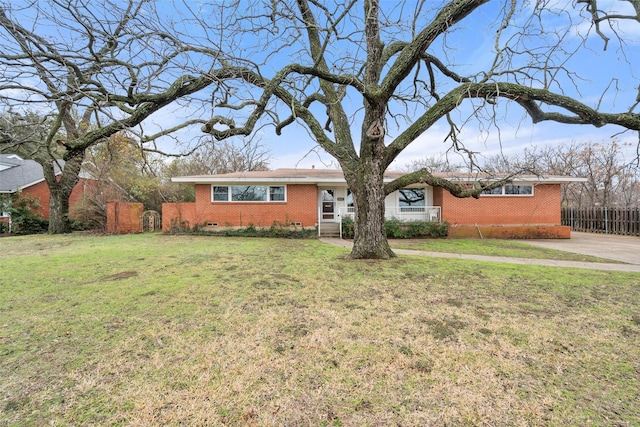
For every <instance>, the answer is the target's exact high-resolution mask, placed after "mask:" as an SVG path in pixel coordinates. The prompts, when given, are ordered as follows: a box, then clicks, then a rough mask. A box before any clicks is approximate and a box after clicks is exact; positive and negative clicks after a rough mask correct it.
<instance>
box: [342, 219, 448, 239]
mask: <svg viewBox="0 0 640 427" xmlns="http://www.w3.org/2000/svg"><path fill="white" fill-rule="evenodd" d="M384 229H385V233H386V234H387V237H389V238H391V239H415V238H424V237H446V236H447V234H448V233H449V223H447V222H428V221H408V222H402V221H400V220H399V219H397V218H392V219H388V220H386V221H385V222H384ZM354 230H355V224H354V222H353V219H351V218H349V217H343V218H342V237H343V238H345V239H353V236H354Z"/></svg>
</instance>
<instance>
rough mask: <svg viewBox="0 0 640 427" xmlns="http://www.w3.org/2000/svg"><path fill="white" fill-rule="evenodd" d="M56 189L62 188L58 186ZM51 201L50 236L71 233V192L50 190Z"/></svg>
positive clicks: (60, 189)
mask: <svg viewBox="0 0 640 427" xmlns="http://www.w3.org/2000/svg"><path fill="white" fill-rule="evenodd" d="M56 187H60V186H59V185H56ZM50 191H51V198H50V199H49V234H62V233H69V232H71V224H70V222H69V196H70V195H71V192H70V191H64V189H62V188H55V189H53V188H52V189H50Z"/></svg>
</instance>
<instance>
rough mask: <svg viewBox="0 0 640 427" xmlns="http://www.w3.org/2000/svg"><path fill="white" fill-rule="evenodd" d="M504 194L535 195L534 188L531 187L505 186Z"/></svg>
mask: <svg viewBox="0 0 640 427" xmlns="http://www.w3.org/2000/svg"><path fill="white" fill-rule="evenodd" d="M504 194H523V195H531V194H533V186H531V185H511V184H509V185H505V186H504Z"/></svg>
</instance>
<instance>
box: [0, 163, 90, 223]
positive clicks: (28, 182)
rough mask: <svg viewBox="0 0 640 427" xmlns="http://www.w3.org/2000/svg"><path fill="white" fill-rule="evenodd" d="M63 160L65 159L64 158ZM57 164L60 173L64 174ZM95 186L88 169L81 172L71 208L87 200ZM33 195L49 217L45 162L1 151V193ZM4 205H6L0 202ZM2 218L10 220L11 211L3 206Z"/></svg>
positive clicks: (41, 212) (43, 213)
mask: <svg viewBox="0 0 640 427" xmlns="http://www.w3.org/2000/svg"><path fill="white" fill-rule="evenodd" d="M60 162H61V164H62V163H63V161H62V160H60ZM60 173H61V172H60V170H59V169H58V168H57V167H56V175H58V174H60ZM93 188H95V182H94V180H92V179H91V177H90V176H88V175H87V174H85V173H81V174H80V181H79V182H78V184H76V186H75V188H74V189H73V192H72V193H71V197H70V198H69V211H70V213H71V214H72V213H73V207H74V206H77V205H78V204H79V203H81V202H82V201H83V198H84V197H85V195H86V194H87V193H88V192H89V191H91V190H92V189H93ZM2 194H6V195H18V196H19V197H22V196H26V195H28V196H31V197H33V198H34V199H36V200H37V201H38V204H39V205H40V209H39V210H38V212H39V213H40V214H41V215H42V217H43V218H45V219H48V218H49V199H50V193H49V187H48V186H47V183H46V182H45V180H44V172H43V170H42V166H40V164H39V163H38V162H36V161H34V160H25V159H22V158H21V157H20V156H17V155H15V154H0V195H2ZM0 208H2V206H0ZM0 210H2V211H3V212H0V221H3V222H8V221H9V214H8V212H6V207H5V209H0Z"/></svg>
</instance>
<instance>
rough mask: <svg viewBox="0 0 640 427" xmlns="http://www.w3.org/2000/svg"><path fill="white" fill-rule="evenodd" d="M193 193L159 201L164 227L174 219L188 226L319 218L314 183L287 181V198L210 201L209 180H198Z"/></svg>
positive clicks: (263, 224) (266, 223)
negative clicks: (188, 199) (182, 199)
mask: <svg viewBox="0 0 640 427" xmlns="http://www.w3.org/2000/svg"><path fill="white" fill-rule="evenodd" d="M195 193H196V202H195V203H191V204H190V203H164V204H163V205H162V218H163V219H162V229H163V230H164V231H167V230H169V229H170V228H171V226H172V222H173V223H174V224H175V222H176V220H177V221H180V222H183V223H185V225H188V226H189V227H193V226H194V225H201V226H207V225H208V224H217V225H218V226H220V227H224V226H231V227H239V226H245V227H246V226H247V225H249V224H253V225H254V226H256V227H269V226H271V225H272V224H273V223H274V222H276V221H277V222H279V223H281V224H290V223H299V224H300V225H301V226H302V227H313V226H315V225H316V223H317V222H318V187H317V186H316V185H315V184H290V185H287V190H286V194H287V196H286V199H287V200H286V202H213V201H211V185H208V184H197V185H196V186H195Z"/></svg>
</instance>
